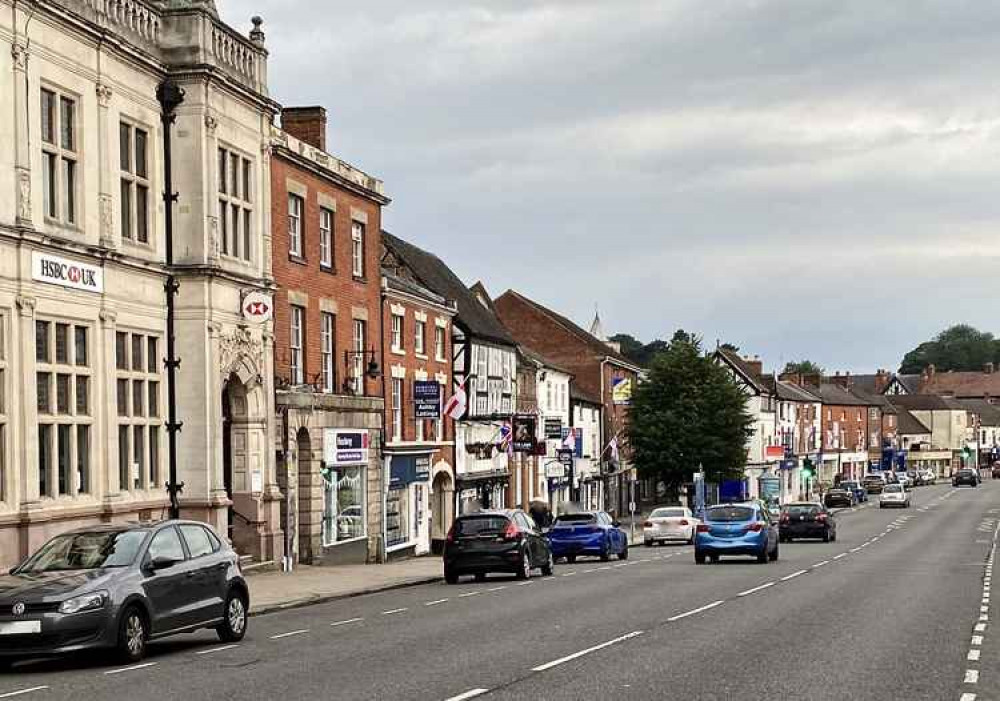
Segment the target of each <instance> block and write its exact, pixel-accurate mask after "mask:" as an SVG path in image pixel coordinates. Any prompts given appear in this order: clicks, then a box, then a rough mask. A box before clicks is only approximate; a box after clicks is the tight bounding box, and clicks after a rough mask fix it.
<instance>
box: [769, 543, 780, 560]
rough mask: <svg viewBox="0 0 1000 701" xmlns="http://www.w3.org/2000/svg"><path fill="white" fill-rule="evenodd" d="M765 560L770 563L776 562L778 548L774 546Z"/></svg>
mask: <svg viewBox="0 0 1000 701" xmlns="http://www.w3.org/2000/svg"><path fill="white" fill-rule="evenodd" d="M767 559H768V560H770V561H771V562H777V561H778V546H777V545H775V546H774V552H773V553H770V554H769V555H768V556H767Z"/></svg>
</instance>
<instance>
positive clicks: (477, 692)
mask: <svg viewBox="0 0 1000 701" xmlns="http://www.w3.org/2000/svg"><path fill="white" fill-rule="evenodd" d="M488 691H489V689H469V690H468V691H466V692H465V693H464V694H459V695H458V696H451V697H449V698H447V699H445V701H465V700H466V699H474V698H476V697H477V696H482V695H483V694H485V693H487V692H488Z"/></svg>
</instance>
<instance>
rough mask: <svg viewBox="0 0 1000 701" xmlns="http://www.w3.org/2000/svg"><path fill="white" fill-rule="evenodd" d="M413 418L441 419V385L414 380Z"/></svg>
mask: <svg viewBox="0 0 1000 701" xmlns="http://www.w3.org/2000/svg"><path fill="white" fill-rule="evenodd" d="M413 404H414V412H415V413H414V416H416V417H417V418H418V419H440V418H441V383H439V382H438V381H437V380H416V381H414V383H413Z"/></svg>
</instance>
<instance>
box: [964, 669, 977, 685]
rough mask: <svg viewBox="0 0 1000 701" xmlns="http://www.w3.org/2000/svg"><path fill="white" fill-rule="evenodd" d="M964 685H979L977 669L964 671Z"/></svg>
mask: <svg viewBox="0 0 1000 701" xmlns="http://www.w3.org/2000/svg"><path fill="white" fill-rule="evenodd" d="M965 683H966V684H978V683H979V670H978V669H967V670H965Z"/></svg>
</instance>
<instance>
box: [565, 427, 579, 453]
mask: <svg viewBox="0 0 1000 701" xmlns="http://www.w3.org/2000/svg"><path fill="white" fill-rule="evenodd" d="M562 447H563V448H564V449H565V450H576V429H575V428H570V429H567V431H566V437H565V438H563V441H562Z"/></svg>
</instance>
